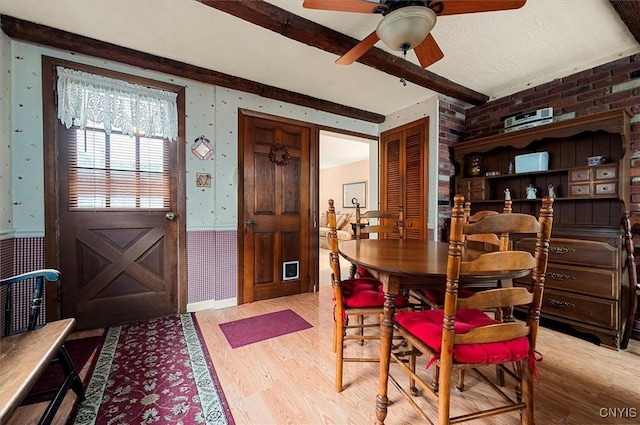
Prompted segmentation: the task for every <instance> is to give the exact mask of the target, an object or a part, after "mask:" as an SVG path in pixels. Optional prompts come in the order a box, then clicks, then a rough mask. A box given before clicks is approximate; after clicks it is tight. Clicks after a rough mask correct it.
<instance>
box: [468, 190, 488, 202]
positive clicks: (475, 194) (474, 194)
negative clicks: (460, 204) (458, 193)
mask: <svg viewBox="0 0 640 425" xmlns="http://www.w3.org/2000/svg"><path fill="white" fill-rule="evenodd" d="M469 198H470V200H471V201H484V200H485V192H484V190H478V191H471V193H469Z"/></svg>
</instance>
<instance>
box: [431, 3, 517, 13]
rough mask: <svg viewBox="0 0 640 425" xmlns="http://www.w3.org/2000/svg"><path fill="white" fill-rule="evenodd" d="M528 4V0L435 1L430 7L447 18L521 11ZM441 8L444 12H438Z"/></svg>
mask: <svg viewBox="0 0 640 425" xmlns="http://www.w3.org/2000/svg"><path fill="white" fill-rule="evenodd" d="M526 2H527V0H493V1H492V0H478V1H475V0H435V1H434V2H432V4H431V5H430V7H432V8H433V10H434V11H435V12H436V13H437V14H438V16H446V15H459V14H462V13H477V12H496V11H498V10H510V9H520V8H521V7H522V6H524V4H525V3H526ZM438 3H440V4H438ZM440 7H442V12H438V8H440Z"/></svg>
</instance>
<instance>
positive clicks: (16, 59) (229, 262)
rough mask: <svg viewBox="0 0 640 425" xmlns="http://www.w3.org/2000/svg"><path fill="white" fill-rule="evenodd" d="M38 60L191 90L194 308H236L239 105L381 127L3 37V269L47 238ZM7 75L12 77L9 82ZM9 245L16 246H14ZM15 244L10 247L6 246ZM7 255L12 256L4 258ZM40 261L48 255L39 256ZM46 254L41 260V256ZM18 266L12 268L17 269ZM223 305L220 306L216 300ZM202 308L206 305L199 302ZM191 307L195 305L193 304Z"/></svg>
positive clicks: (372, 131) (371, 131) (373, 130)
mask: <svg viewBox="0 0 640 425" xmlns="http://www.w3.org/2000/svg"><path fill="white" fill-rule="evenodd" d="M41 55H47V56H52V57H57V58H61V59H65V60H69V61H75V62H81V63H85V64H88V65H92V66H96V67H102V68H106V69H111V70H116V71H119V72H123V73H129V74H134V75H140V76H143V77H146V78H152V79H156V80H159V81H164V82H169V83H172V84H178V85H183V86H185V87H186V114H187V119H186V141H185V146H184V149H185V151H186V173H187V175H186V182H187V188H186V196H187V199H186V203H187V217H186V226H187V263H188V264H187V270H188V294H189V297H188V303H189V304H190V305H193V306H195V307H194V308H204V307H216V306H218V305H232V304H235V302H236V300H235V297H236V290H237V276H236V269H237V256H236V250H237V249H236V229H237V202H238V201H237V178H238V177H237V175H238V167H237V161H238V159H237V152H238V146H237V137H238V132H237V124H238V116H237V111H238V108H244V109H249V110H254V111H260V112H264V113H267V114H273V115H278V116H282V117H287V118H292V119H298V120H304V121H307V122H313V123H316V124H322V125H325V126H329V127H333V128H342V129H345V130H348V131H353V132H358V133H362V134H367V135H377V134H378V126H377V125H376V124H372V123H368V122H364V121H359V120H355V119H351V118H345V117H341V116H338V115H334V114H329V113H325V112H320V111H316V110H313V109H310V108H303V107H299V106H295V105H290V104H286V103H283V102H277V101H274V100H271V99H265V98H262V97H260V96H257V95H252V94H247V93H243V92H239V91H236V90H231V89H225V88H219V87H214V86H210V85H206V84H203V83H199V82H195V81H190V80H184V79H182V78H179V77H176V76H171V75H163V74H160V73H155V72H149V71H144V70H140V69H137V68H133V67H129V66H125V65H121V64H117V63H111V62H107V61H104V60H99V59H95V58H90V57H84V56H80V55H72V54H70V53H67V52H62V51H57V50H53V49H49V48H45V47H41V46H34V45H30V44H27V43H22V42H16V41H10V40H9V39H8V37H7V36H6V35H5V34H3V33H1V32H0V57H1V58H2V62H1V63H2V69H1V70H0V71H1V76H0V96H1V98H0V108H2V109H1V111H2V114H0V119H1V120H2V121H1V124H2V126H0V155H1V157H0V158H1V159H0V161H1V162H2V164H1V165H2V168H1V169H0V240H3V241H5V240H10V242H3V245H2V246H3V249H2V250H1V251H2V254H3V255H2V259H0V264H2V265H3V268H2V269H0V271H2V272H3V273H12V272H13V271H12V272H8V271H5V268H6V269H8V268H10V267H8V266H5V265H6V264H7V263H9V262H10V263H15V261H16V259H15V246H16V244H19V243H21V242H22V241H18V239H34V240H36V243H41V242H37V241H41V240H43V236H44V202H43V200H44V184H43V179H44V173H43V151H42V100H41V99H42V90H41V63H40V58H41ZM7 76H8V77H7ZM201 135H204V136H205V137H207V138H208V139H209V140H210V141H211V142H212V144H213V146H214V150H215V153H214V155H213V156H212V157H211V158H210V159H208V160H205V161H202V160H200V159H197V158H196V157H195V156H193V155H192V154H191V149H190V147H191V144H192V143H193V142H194V140H195V139H196V138H198V137H200V136H201ZM196 173H210V174H211V175H212V185H211V187H210V188H198V187H196V184H195V179H196ZM11 240H12V242H11ZM9 246H11V248H9ZM7 255H11V256H12V257H13V258H10V259H7V258H6V257H7ZM30 255H32V256H33V257H38V258H37V259H36V260H35V261H40V262H43V257H42V256H43V253H42V252H39V251H34V252H33V253H32V254H30ZM40 257H42V258H40ZM13 268H15V267H13ZM218 301H221V303H218V304H216V302H218ZM202 303H204V304H202ZM190 309H191V307H190Z"/></svg>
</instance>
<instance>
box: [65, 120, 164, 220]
mask: <svg viewBox="0 0 640 425" xmlns="http://www.w3.org/2000/svg"><path fill="white" fill-rule="evenodd" d="M69 133H70V136H71V137H69V138H68V142H69V207H70V208H71V209H96V208H100V209H102V208H118V209H123V208H124V209H129V208H134V209H139V208H144V209H163V210H167V209H169V208H170V196H169V195H170V193H169V187H170V182H169V155H168V146H167V143H168V142H167V141H166V139H160V138H145V137H139V136H136V137H130V136H127V135H123V134H120V133H117V132H114V131H112V132H111V134H109V135H107V134H106V133H105V131H104V130H103V129H100V128H92V129H85V130H81V129H79V128H76V129H75V131H71V132H69Z"/></svg>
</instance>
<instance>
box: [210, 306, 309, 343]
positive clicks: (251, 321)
mask: <svg viewBox="0 0 640 425" xmlns="http://www.w3.org/2000/svg"><path fill="white" fill-rule="evenodd" d="M311 327H312V325H311V324H310V323H309V322H307V321H306V320H304V319H303V318H302V317H300V316H298V314H296V313H295V312H294V311H293V310H282V311H276V312H273V313H266V314H261V315H259V316H253V317H248V318H246V319H240V320H234V321H233V322H226V323H220V329H221V330H222V333H223V334H224V336H225V337H226V338H227V341H229V345H230V346H231V348H238V347H242V346H244V345H249V344H253V343H256V342H260V341H264V340H266V339H270V338H275V337H277V336H282V335H286V334H289V333H292V332H298V331H302V330H304V329H309V328H311Z"/></svg>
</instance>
